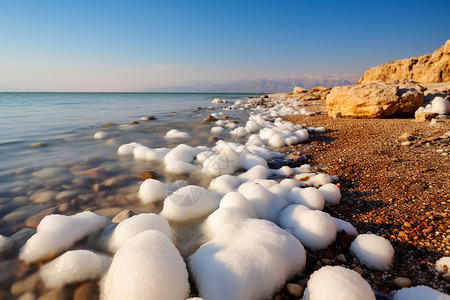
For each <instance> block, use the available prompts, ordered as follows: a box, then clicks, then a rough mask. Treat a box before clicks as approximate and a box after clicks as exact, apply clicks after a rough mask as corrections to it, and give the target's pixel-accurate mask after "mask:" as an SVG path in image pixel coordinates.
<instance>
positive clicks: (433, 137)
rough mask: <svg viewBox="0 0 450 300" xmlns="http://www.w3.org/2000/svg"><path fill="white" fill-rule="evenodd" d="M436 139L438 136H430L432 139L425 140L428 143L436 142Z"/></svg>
mask: <svg viewBox="0 0 450 300" xmlns="http://www.w3.org/2000/svg"><path fill="white" fill-rule="evenodd" d="M438 139H439V137H438V136H432V137H429V138H427V141H428V142H433V141H436V140H438Z"/></svg>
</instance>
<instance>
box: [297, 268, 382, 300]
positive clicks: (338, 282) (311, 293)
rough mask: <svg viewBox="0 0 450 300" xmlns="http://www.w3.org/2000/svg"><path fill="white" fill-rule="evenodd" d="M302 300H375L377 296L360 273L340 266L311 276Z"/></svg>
mask: <svg viewBox="0 0 450 300" xmlns="http://www.w3.org/2000/svg"><path fill="white" fill-rule="evenodd" d="M302 299H303V300H362V299H364V300H375V295H374V293H373V291H372V289H371V288H370V285H369V283H367V281H365V280H364V279H363V278H362V277H361V276H360V275H359V274H358V273H356V272H354V271H352V270H350V269H346V268H344V267H340V266H333V267H332V266H325V267H322V268H320V269H319V270H317V271H315V272H314V273H313V274H312V275H311V277H310V279H309V281H308V287H307V289H306V290H305V293H304V295H303V298H302Z"/></svg>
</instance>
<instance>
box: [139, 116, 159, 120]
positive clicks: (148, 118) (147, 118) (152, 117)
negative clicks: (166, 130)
mask: <svg viewBox="0 0 450 300" xmlns="http://www.w3.org/2000/svg"><path fill="white" fill-rule="evenodd" d="M141 120H142V121H153V120H156V118H155V117H154V116H149V117H142V118H141Z"/></svg>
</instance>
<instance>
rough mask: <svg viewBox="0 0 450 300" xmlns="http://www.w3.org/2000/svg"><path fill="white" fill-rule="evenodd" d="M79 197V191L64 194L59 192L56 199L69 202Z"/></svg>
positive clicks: (64, 192)
mask: <svg viewBox="0 0 450 300" xmlns="http://www.w3.org/2000/svg"><path fill="white" fill-rule="evenodd" d="M77 195H78V192H77V191H62V192H59V193H58V194H57V195H56V196H55V199H56V200H57V201H67V200H71V199H73V198H76V196H77Z"/></svg>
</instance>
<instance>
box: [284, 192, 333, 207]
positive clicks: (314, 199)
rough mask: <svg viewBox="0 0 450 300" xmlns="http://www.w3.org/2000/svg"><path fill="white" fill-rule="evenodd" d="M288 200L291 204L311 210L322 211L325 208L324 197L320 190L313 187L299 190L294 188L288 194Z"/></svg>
mask: <svg viewBox="0 0 450 300" xmlns="http://www.w3.org/2000/svg"><path fill="white" fill-rule="evenodd" d="M287 197H288V200H289V202H291V203H296V204H302V205H305V206H307V207H308V208H310V209H318V210H322V209H323V208H324V206H325V200H324V196H323V194H322V193H321V191H319V190H318V189H315V188H313V187H308V188H297V187H294V188H292V189H291V191H290V192H289V194H288V196H287Z"/></svg>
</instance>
